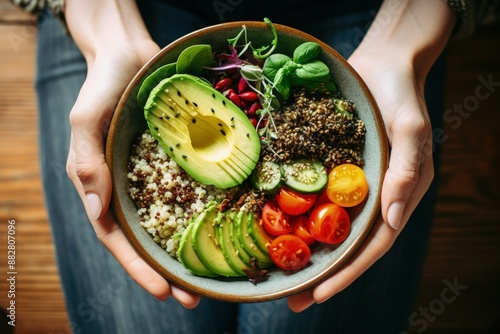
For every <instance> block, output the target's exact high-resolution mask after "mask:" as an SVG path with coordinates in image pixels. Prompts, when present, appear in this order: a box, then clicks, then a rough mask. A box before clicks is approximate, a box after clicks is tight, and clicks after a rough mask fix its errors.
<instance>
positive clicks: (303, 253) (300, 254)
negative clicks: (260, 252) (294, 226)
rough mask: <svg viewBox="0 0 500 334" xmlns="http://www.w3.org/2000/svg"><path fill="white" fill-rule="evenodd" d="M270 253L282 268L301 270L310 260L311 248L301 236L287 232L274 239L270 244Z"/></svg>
mask: <svg viewBox="0 0 500 334" xmlns="http://www.w3.org/2000/svg"><path fill="white" fill-rule="evenodd" d="M269 255H270V256H271V260H273V262H274V264H276V265H277V266H278V267H280V268H281V269H283V270H299V269H302V268H303V267H305V265H306V264H307V263H308V262H309V259H310V258H311V250H310V249H309V246H307V245H306V243H305V242H304V241H303V240H302V239H300V238H299V237H297V236H295V235H292V234H285V235H281V236H279V237H277V238H276V239H274V240H273V242H272V243H271V245H270V246H269Z"/></svg>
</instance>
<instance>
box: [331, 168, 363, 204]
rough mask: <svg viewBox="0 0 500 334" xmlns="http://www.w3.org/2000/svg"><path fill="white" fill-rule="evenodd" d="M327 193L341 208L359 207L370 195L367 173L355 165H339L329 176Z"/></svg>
mask: <svg viewBox="0 0 500 334" xmlns="http://www.w3.org/2000/svg"><path fill="white" fill-rule="evenodd" d="M326 193H327V195H328V198H330V200H331V201H332V202H333V203H336V204H338V205H340V206H343V207H351V206H355V205H358V204H359V203H361V202H362V201H363V200H364V199H365V197H366V195H368V182H367V181H366V177H365V173H364V172H363V170H362V169H361V168H360V167H358V166H356V165H353V164H343V165H338V166H337V167H335V168H334V169H333V170H332V171H331V172H330V174H328V183H327V186H326Z"/></svg>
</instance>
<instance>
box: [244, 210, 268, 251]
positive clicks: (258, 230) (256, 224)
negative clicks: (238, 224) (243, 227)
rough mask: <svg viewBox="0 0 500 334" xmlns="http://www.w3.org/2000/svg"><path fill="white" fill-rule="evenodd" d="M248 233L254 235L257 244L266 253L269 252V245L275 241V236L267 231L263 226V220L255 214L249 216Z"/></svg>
mask: <svg viewBox="0 0 500 334" xmlns="http://www.w3.org/2000/svg"><path fill="white" fill-rule="evenodd" d="M247 224H248V228H247V229H248V234H249V235H250V237H252V239H253V241H254V242H255V245H257V247H259V249H260V250H261V251H262V252H264V253H265V254H269V250H268V246H269V245H270V244H271V242H273V237H272V236H271V235H270V234H269V233H267V232H266V230H265V229H264V226H262V220H258V219H256V218H255V215H254V214H251V215H249V217H248V221H247Z"/></svg>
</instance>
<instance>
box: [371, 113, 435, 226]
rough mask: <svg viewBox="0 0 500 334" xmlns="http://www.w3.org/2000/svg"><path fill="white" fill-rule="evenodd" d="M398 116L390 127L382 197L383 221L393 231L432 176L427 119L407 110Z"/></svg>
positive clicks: (401, 221) (410, 209) (401, 222)
mask: <svg viewBox="0 0 500 334" xmlns="http://www.w3.org/2000/svg"><path fill="white" fill-rule="evenodd" d="M403 109H404V107H403ZM412 109H413V108H412ZM398 116H399V119H395V120H394V123H393V124H392V126H391V130H392V131H391V132H392V133H390V141H391V154H390V160H389V168H388V170H387V172H386V175H385V178H384V182H383V185H382V194H381V200H382V215H383V218H384V220H385V221H386V222H387V223H388V224H389V225H390V226H391V227H392V228H393V229H396V230H398V229H399V228H400V226H401V225H402V224H404V222H406V221H407V220H408V219H409V216H410V214H411V212H412V211H413V210H414V208H415V206H416V205H417V203H418V201H420V199H421V197H422V196H423V194H424V193H425V191H426V190H427V188H428V187H429V184H430V180H431V179H432V176H431V177H429V175H431V174H433V166H432V138H431V131H430V124H429V123H428V120H427V119H426V118H425V117H422V116H421V114H420V113H415V112H410V111H409V110H408V111H407V112H401V113H399V114H398Z"/></svg>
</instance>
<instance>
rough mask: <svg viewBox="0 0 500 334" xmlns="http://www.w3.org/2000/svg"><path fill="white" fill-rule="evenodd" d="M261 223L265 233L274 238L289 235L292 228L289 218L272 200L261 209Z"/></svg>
mask: <svg viewBox="0 0 500 334" xmlns="http://www.w3.org/2000/svg"><path fill="white" fill-rule="evenodd" d="M262 222H263V225H264V229H265V230H266V231H267V233H269V234H271V235H274V236H279V235H282V234H287V233H290V232H292V231H293V227H294V226H293V224H292V221H291V219H290V216H289V215H288V214H287V213H286V212H284V211H283V210H282V209H281V208H280V207H279V205H278V202H276V201H274V200H273V201H269V202H267V203H266V204H265V205H264V207H263V208H262Z"/></svg>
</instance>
